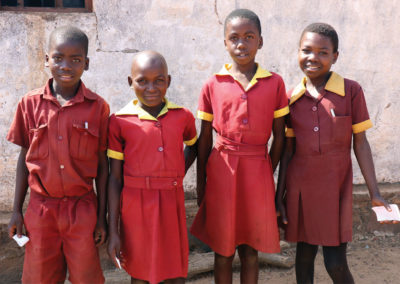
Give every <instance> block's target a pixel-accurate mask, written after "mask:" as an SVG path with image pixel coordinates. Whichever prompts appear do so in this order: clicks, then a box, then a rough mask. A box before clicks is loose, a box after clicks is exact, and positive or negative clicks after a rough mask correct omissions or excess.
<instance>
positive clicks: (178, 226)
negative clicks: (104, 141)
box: [107, 51, 197, 283]
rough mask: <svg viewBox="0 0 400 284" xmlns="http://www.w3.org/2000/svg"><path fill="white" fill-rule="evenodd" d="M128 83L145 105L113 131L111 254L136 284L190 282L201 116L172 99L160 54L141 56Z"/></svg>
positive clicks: (120, 118)
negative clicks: (189, 181) (189, 225)
mask: <svg viewBox="0 0 400 284" xmlns="http://www.w3.org/2000/svg"><path fill="white" fill-rule="evenodd" d="M128 82H129V85H130V86H131V88H132V89H134V91H135V93H136V96H137V98H138V100H134V101H131V102H129V103H128V104H127V105H126V106H125V107H124V108H122V109H121V110H120V111H118V112H117V113H115V114H113V115H112V116H111V117H110V125H109V140H108V141H109V145H108V151H107V154H108V156H109V157H110V169H111V172H110V177H109V184H108V196H109V232H110V241H109V245H108V253H109V255H110V257H111V259H112V260H113V261H114V263H115V264H116V265H117V262H116V260H115V258H116V257H117V258H118V259H120V260H121V264H122V266H123V267H124V268H125V270H126V271H127V272H128V273H129V274H130V275H131V276H132V283H146V282H147V281H148V282H150V283H159V282H161V281H165V283H183V282H184V278H185V277H186V275H187V270H188V256H189V247H188V239H187V229H186V214H185V203H184V192H183V185H182V183H183V177H184V176H185V173H186V171H187V169H188V168H189V167H190V165H191V164H192V163H193V161H194V159H195V157H196V140H197V135H196V127H195V123H194V117H193V115H192V113H191V112H190V111H189V110H187V109H185V108H183V107H181V106H178V105H176V104H174V103H172V102H170V101H168V100H167V99H166V98H165V94H166V92H167V89H168V87H169V85H170V82H171V77H170V76H169V75H168V67H167V63H166V62H165V59H164V57H163V56H162V55H160V54H159V53H157V52H154V51H143V52H140V53H138V54H137V55H135V57H134V60H133V62H132V69H131V76H129V77H128ZM183 144H186V145H187V147H186V148H185V150H183ZM119 220H120V232H119V231H118V223H119V222H118V221H119ZM120 236H121V237H120ZM120 252H121V253H120Z"/></svg>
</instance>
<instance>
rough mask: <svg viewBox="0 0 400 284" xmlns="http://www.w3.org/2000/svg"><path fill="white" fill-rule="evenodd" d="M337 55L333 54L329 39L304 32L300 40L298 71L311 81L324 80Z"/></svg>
mask: <svg viewBox="0 0 400 284" xmlns="http://www.w3.org/2000/svg"><path fill="white" fill-rule="evenodd" d="M338 55H339V53H338V52H337V51H336V52H333V44H332V41H331V40H330V38H328V37H326V36H323V35H320V34H317V33H312V32H306V33H305V34H304V35H303V37H302V38H301V40H300V48H299V52H298V61H299V65H300V69H301V70H302V71H303V72H304V74H305V75H306V76H307V77H308V78H310V79H311V80H313V79H314V80H318V79H325V77H326V76H327V74H328V73H329V71H330V69H331V66H332V64H334V63H335V62H336V60H337V58H338Z"/></svg>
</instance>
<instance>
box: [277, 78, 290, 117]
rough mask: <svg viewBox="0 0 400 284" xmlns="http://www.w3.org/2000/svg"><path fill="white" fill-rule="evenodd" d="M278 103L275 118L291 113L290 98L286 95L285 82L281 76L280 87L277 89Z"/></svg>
mask: <svg viewBox="0 0 400 284" xmlns="http://www.w3.org/2000/svg"><path fill="white" fill-rule="evenodd" d="M276 95H277V98H276V105H275V111H274V118H278V117H282V116H285V115H287V114H288V113H289V106H288V100H287V96H286V88H285V83H284V82H283V80H282V78H280V77H279V83H278V89H277V91H276Z"/></svg>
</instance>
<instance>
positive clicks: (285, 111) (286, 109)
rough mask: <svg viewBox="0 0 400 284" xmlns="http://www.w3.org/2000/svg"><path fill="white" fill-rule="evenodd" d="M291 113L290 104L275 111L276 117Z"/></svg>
mask: <svg viewBox="0 0 400 284" xmlns="http://www.w3.org/2000/svg"><path fill="white" fill-rule="evenodd" d="M288 113H289V106H285V107H284V108H281V109H278V110H276V111H274V118H278V117H282V116H285V115H287V114H288Z"/></svg>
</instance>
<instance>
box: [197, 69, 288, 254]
mask: <svg viewBox="0 0 400 284" xmlns="http://www.w3.org/2000/svg"><path fill="white" fill-rule="evenodd" d="M286 106H287V99H286V94H285V85H284V83H283V81H282V79H281V77H280V76H279V75H277V74H273V75H272V76H270V77H266V78H260V79H258V82H257V83H256V84H255V85H254V86H253V87H251V88H250V89H249V90H248V91H247V92H246V91H245V90H244V89H243V87H242V86H241V84H240V83H238V82H237V81H235V80H234V79H233V77H231V76H219V75H216V76H213V77H211V78H210V79H209V80H208V81H207V82H206V84H205V85H204V86H203V89H202V92H201V94H200V98H199V108H198V109H199V110H200V111H202V112H206V113H209V114H213V118H214V119H213V122H212V124H213V127H214V129H215V130H216V132H217V133H218V136H219V137H218V138H217V142H216V147H215V148H214V149H213V150H212V152H211V154H210V156H209V158H208V163H207V169H206V170H207V184H206V190H205V196H204V200H203V202H202V204H201V206H200V209H199V212H198V213H197V216H196V218H195V220H194V223H193V225H192V228H191V233H192V234H193V235H194V236H196V237H197V238H199V239H200V240H202V241H203V242H205V243H206V244H208V245H209V246H210V247H211V248H212V249H213V250H214V251H215V252H217V253H218V254H221V255H224V256H230V255H232V254H233V253H234V252H235V248H236V246H237V245H240V244H247V245H249V246H251V247H253V248H254V249H256V250H258V251H262V252H268V253H274V252H279V250H280V247H279V234H278V227H277V222H276V212H275V202H274V197H275V187H274V181H273V176H272V168H271V163H270V159H269V156H268V153H267V152H268V151H267V147H266V145H267V143H268V140H269V137H270V135H271V129H272V123H273V119H274V111H276V110H279V109H283V108H285V107H286ZM221 145H222V147H221Z"/></svg>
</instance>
